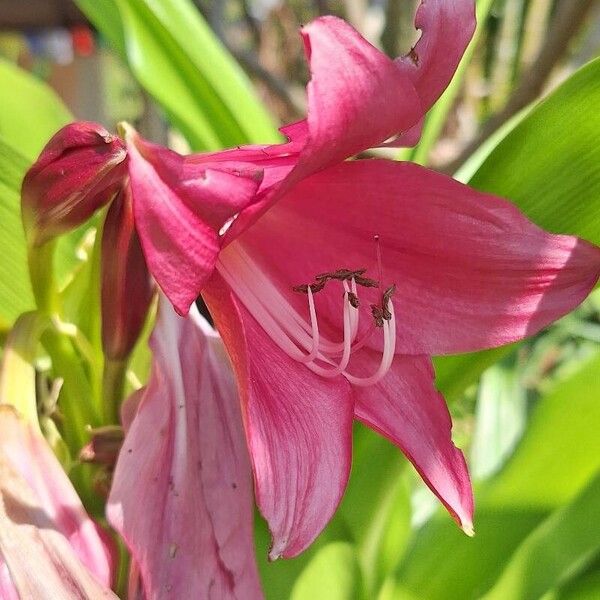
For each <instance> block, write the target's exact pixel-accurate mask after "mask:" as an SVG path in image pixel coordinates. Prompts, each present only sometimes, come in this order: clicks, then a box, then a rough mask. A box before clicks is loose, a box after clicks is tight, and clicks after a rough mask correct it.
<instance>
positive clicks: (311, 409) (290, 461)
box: [204, 275, 354, 559]
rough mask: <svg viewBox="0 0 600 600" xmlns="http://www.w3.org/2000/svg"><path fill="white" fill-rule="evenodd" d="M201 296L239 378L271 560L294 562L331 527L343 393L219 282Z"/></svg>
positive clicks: (345, 415)
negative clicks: (287, 350)
mask: <svg viewBox="0 0 600 600" xmlns="http://www.w3.org/2000/svg"><path fill="white" fill-rule="evenodd" d="M204 297H205V299H206V301H207V303H208V305H209V308H210V310H211V313H212V314H213V316H214V317H215V320H216V323H217V325H218V327H219V331H220V333H221V335H222V336H223V341H224V342H225V345H226V347H227V350H228V352H229V355H230V357H231V360H232V362H233V366H234V369H235V373H236V376H237V380H238V387H239V390H240V394H241V399H242V408H243V410H244V424H245V427H246V436H247V439H248V446H249V449H250V457H251V460H252V464H253V469H254V485H255V495H256V500H257V503H258V506H259V508H260V511H261V513H262V514H263V516H264V517H265V519H266V520H267V522H268V523H269V527H270V529H271V533H272V536H273V543H272V546H271V551H270V553H269V556H270V558H271V559H276V558H279V557H280V556H283V557H286V558H288V557H291V556H295V555H296V554H298V553H300V552H302V550H304V549H305V548H306V547H307V546H308V545H309V544H310V543H311V542H312V541H313V540H314V538H315V537H316V536H317V535H318V534H319V533H320V531H321V530H322V529H323V527H324V526H325V525H326V523H327V522H328V521H329V519H330V518H331V516H332V515H333V513H334V511H335V509H336V507H337V505H338V503H339V501H340V499H341V497H342V494H343V492H344V489H345V487H346V483H347V480H348V475H349V471H350V460H351V445H352V414H353V408H354V406H353V402H352V400H351V398H350V389H349V386H348V385H347V383H346V382H345V381H344V380H343V379H341V378H338V379H336V380H326V379H322V378H319V377H317V376H316V375H313V374H312V373H310V371H308V370H307V369H306V368H305V367H304V365H302V364H300V363H297V362H295V361H293V360H291V359H290V358H289V357H288V356H286V355H285V354H284V353H283V352H281V350H279V348H277V346H275V344H273V342H272V341H271V340H270V339H269V336H268V335H267V334H266V333H265V332H264V331H263V329H262V328H261V326H260V325H259V324H258V323H257V322H256V321H255V320H254V318H252V317H251V316H250V315H249V314H248V312H247V311H246V309H245V308H244V307H243V306H241V305H240V303H239V302H238V301H237V300H236V299H235V297H234V296H233V295H232V294H231V292H230V291H229V290H228V288H227V286H226V284H224V282H223V281H222V279H221V278H220V277H219V276H218V275H215V276H214V278H213V279H212V280H211V282H210V283H209V285H208V286H207V288H206V290H205V292H204Z"/></svg>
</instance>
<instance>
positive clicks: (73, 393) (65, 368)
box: [42, 329, 100, 456]
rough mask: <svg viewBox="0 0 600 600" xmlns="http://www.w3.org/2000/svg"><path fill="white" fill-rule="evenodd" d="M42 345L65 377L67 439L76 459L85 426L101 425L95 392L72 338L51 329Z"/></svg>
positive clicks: (62, 404)
mask: <svg viewBox="0 0 600 600" xmlns="http://www.w3.org/2000/svg"><path fill="white" fill-rule="evenodd" d="M42 343H43V344H44V347H45V348H46V350H47V351H48V354H50V358H51V359H52V364H53V365H54V370H55V373H56V374H57V375H59V376H60V377H62V378H63V382H64V383H63V389H62V393H61V402H60V407H61V410H62V412H63V413H64V416H65V421H66V422H67V423H68V427H65V428H64V436H65V441H66V442H67V444H68V446H69V448H70V450H71V453H72V455H73V456H77V455H78V453H79V451H80V450H81V448H82V446H83V445H84V444H85V443H86V442H87V434H86V426H87V425H90V426H92V427H98V426H99V425H100V418H99V415H98V414H96V411H95V410H94V402H93V391H92V388H91V386H90V384H89V380H88V376H87V373H86V372H85V370H84V368H83V366H82V365H81V362H80V358H79V356H78V355H77V353H76V352H75V349H74V348H73V345H72V344H71V342H70V340H69V339H67V338H65V337H64V336H63V335H61V334H60V333H58V332H57V331H56V330H55V329H50V330H48V331H47V332H46V333H45V334H44V336H43V337H42Z"/></svg>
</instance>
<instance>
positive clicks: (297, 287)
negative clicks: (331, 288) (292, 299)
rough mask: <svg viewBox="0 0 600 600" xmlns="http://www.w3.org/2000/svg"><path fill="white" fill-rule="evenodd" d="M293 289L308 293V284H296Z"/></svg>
mask: <svg viewBox="0 0 600 600" xmlns="http://www.w3.org/2000/svg"><path fill="white" fill-rule="evenodd" d="M292 291H294V292H299V293H300V294H308V284H306V283H303V284H302V285H295V286H294V287H293V288H292Z"/></svg>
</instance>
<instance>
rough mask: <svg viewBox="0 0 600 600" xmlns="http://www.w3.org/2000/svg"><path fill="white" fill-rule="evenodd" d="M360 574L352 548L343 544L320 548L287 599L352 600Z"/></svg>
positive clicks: (358, 587)
mask: <svg viewBox="0 0 600 600" xmlns="http://www.w3.org/2000/svg"><path fill="white" fill-rule="evenodd" d="M357 598H360V572H359V569H358V564H357V561H356V553H355V549H354V548H353V546H352V545H350V544H346V543H344V542H334V543H332V544H328V545H327V546H325V547H323V548H321V550H319V552H317V553H316V554H315V556H314V558H313V559H312V560H311V561H310V563H308V565H307V567H306V568H305V569H304V571H302V574H301V575H300V577H299V578H298V580H297V581H296V584H295V585H294V589H293V591H292V594H291V596H290V599H291V600H356V599H357Z"/></svg>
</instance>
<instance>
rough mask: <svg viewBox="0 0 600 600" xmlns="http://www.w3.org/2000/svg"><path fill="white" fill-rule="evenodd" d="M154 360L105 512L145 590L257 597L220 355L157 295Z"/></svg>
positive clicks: (244, 470) (192, 320) (230, 387)
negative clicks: (123, 542) (130, 552)
mask: <svg viewBox="0 0 600 600" xmlns="http://www.w3.org/2000/svg"><path fill="white" fill-rule="evenodd" d="M159 310H160V312H159V318H158V321H157V326H156V329H155V331H154V333H153V336H152V347H153V350H154V365H153V370H152V375H151V380H150V383H149V385H148V387H147V388H146V391H145V393H144V395H143V397H142V400H141V402H140V404H139V407H138V410H137V414H136V416H135V418H134V420H133V422H132V423H131V425H130V427H129V430H128V433H127V437H126V438H125V441H124V444H123V448H122V450H121V453H120V456H119V459H118V462H117V467H116V471H115V475H114V480H113V487H112V490H111V494H110V497H109V501H108V508H107V515H108V518H109V521H110V522H111V524H112V525H113V526H114V527H115V528H116V529H117V530H118V531H119V532H120V533H121V535H122V536H123V538H124V539H125V541H126V543H127V545H128V546H129V548H130V549H131V551H132V554H133V558H134V560H135V562H136V563H137V564H138V566H139V569H140V573H141V577H142V581H143V587H144V590H145V592H146V595H147V596H148V597H152V598H158V597H169V598H208V597H215V598H223V599H226V598H232V599H233V598H241V597H243V598H249V599H253V598H261V597H262V593H261V591H260V584H259V580H258V574H257V570H256V564H255V558H254V547H253V537H252V518H253V515H252V487H251V486H252V483H251V477H250V464H249V461H248V456H247V450H246V445H245V439H244V434H243V429H242V423H241V418H240V412H239V403H238V400H237V397H236V393H235V384H234V381H233V378H232V375H231V371H230V369H229V367H228V364H227V357H226V355H225V353H224V350H223V349H222V345H221V343H220V340H219V338H218V337H217V335H216V333H215V332H214V331H212V330H211V329H210V327H209V326H208V324H207V323H206V322H205V321H203V320H202V319H201V317H200V316H199V315H198V314H197V313H195V314H192V315H190V317H188V318H187V319H182V318H179V317H178V316H177V315H175V314H174V313H173V311H172V310H171V307H170V306H169V304H168V302H166V301H165V299H164V298H162V299H161V302H160V309H159Z"/></svg>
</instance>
